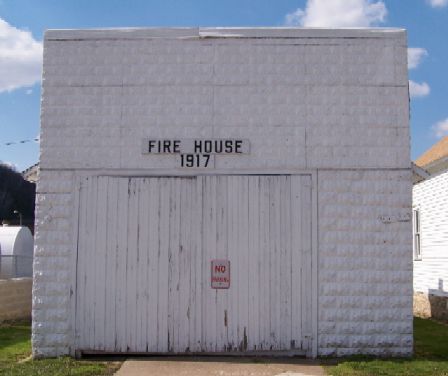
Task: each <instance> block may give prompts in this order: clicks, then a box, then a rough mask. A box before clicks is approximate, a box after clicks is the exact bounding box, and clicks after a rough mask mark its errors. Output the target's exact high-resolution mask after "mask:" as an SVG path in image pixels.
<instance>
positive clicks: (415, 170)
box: [412, 162, 431, 184]
mask: <svg viewBox="0 0 448 376" xmlns="http://www.w3.org/2000/svg"><path fill="white" fill-rule="evenodd" d="M430 176H431V174H430V173H429V172H428V171H426V170H425V169H423V168H421V167H419V166H417V165H416V164H415V163H414V162H412V182H413V184H417V183H420V182H421V181H423V180H426V179H428V178H429V177H430Z"/></svg>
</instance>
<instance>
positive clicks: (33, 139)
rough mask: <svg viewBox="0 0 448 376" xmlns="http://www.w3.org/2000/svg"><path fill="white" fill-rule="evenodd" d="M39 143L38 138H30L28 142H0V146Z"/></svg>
mask: <svg viewBox="0 0 448 376" xmlns="http://www.w3.org/2000/svg"><path fill="white" fill-rule="evenodd" d="M33 141H34V142H39V141H40V139H39V138H38V137H36V138H31V139H29V140H20V141H9V142H1V143H0V146H11V145H20V144H26V143H28V142H33Z"/></svg>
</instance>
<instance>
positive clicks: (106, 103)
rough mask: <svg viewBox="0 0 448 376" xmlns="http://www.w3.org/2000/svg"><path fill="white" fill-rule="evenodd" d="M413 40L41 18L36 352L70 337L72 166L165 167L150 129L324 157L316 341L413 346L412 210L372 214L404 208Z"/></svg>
mask: <svg viewBox="0 0 448 376" xmlns="http://www.w3.org/2000/svg"><path fill="white" fill-rule="evenodd" d="M210 33H215V34H216V33H218V34H219V36H220V37H218V38H202V36H210ZM225 34H227V35H229V34H232V35H233V36H235V35H236V36H237V37H233V38H228V37H223V36H225ZM250 35H254V36H256V37H257V38H254V39H251V38H249V36H250ZM199 36H201V37H199ZM178 37H188V38H185V39H183V40H180V39H178ZM406 51H407V45H406V34H405V33H404V32H403V31H371V30H351V31H349V30H339V31H338V30H336V31H334V30H307V29H285V30H275V29H264V30H251V29H246V30H219V31H214V30H203V29H201V30H198V29H184V30H182V29H180V30H179V29H178V30H158V29H153V30H151V29H148V30H135V31H50V32H48V33H47V34H46V38H45V47H44V78H43V100H42V130H41V175H40V181H39V184H38V197H37V223H36V256H35V267H34V270H35V282H36V283H35V285H34V298H33V316H34V325H33V351H34V354H35V355H36V356H49V355H58V354H66V353H69V352H70V351H73V344H74V338H73V335H72V334H73V328H72V327H71V312H72V310H71V309H72V305H71V304H72V303H73V298H72V293H73V280H74V279H73V276H74V274H75V270H76V269H75V267H74V265H73V255H74V254H76V246H75V244H76V243H75V237H76V234H75V233H74V229H75V228H76V223H74V221H75V219H74V214H73V213H74V212H75V210H77V203H76V202H75V200H76V194H75V190H76V188H75V183H74V182H75V180H76V179H77V176H79V175H80V174H83V173H87V172H90V173H92V174H98V172H99V171H102V172H103V173H104V172H107V171H110V172H115V173H116V172H117V169H120V170H126V171H128V172H129V171H134V172H135V174H139V175H142V174H145V173H148V172H152V173H154V172H157V169H160V168H163V169H165V170H164V171H167V170H169V171H171V169H172V166H173V158H172V157H171V156H152V157H150V156H147V155H142V154H141V151H140V147H141V145H140V143H141V139H142V138H144V137H148V136H151V137H154V138H160V137H177V138H181V137H186V138H187V137H188V138H192V137H216V138H219V137H229V138H231V137H240V138H245V139H249V140H250V142H251V153H250V154H249V155H245V156H238V157H232V156H217V157H216V169H217V170H220V171H221V172H225V171H231V172H238V171H240V172H244V170H245V169H251V170H252V171H259V172H260V173H263V171H266V169H269V170H270V171H271V172H272V171H280V170H284V169H290V170H294V171H296V170H301V171H304V170H306V171H312V172H313V173H314V172H316V171H317V172H318V174H316V175H315V176H318V179H317V181H315V182H314V184H315V185H314V186H313V190H314V192H315V190H316V189H317V195H316V197H317V200H318V203H317V204H318V206H319V208H318V209H319V214H318V215H319V229H318V231H319V244H318V252H319V268H320V271H319V274H318V292H319V301H318V302H319V304H318V312H319V314H318V315H319V322H318V331H319V336H318V339H319V343H318V344H319V353H320V354H325V355H328V354H338V355H341V354H352V353H375V354H409V353H411V351H412V337H411V336H412V301H411V295H412V261H411V260H412V259H411V257H412V254H411V253H412V250H411V223H410V222H406V223H392V224H384V223H382V222H381V221H380V220H379V216H380V215H401V214H406V213H407V214H410V192H411V176H410V159H409V126H408V118H409V112H408V101H409V98H408V81H407V60H406ZM227 169H228V170H227ZM161 171H162V170H161ZM315 204H316V203H315ZM386 282H387V283H386Z"/></svg>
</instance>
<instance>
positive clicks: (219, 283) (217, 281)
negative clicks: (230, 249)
mask: <svg viewBox="0 0 448 376" xmlns="http://www.w3.org/2000/svg"><path fill="white" fill-rule="evenodd" d="M229 287H230V261H229V260H212V289H228V288H229Z"/></svg>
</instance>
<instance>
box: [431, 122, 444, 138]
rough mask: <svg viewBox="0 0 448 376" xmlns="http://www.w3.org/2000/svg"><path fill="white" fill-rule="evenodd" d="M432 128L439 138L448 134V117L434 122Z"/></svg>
mask: <svg viewBox="0 0 448 376" xmlns="http://www.w3.org/2000/svg"><path fill="white" fill-rule="evenodd" d="M432 129H433V131H434V133H435V134H436V136H437V137H438V138H442V137H444V136H448V118H446V119H445V120H441V121H439V122H438V123H436V124H434V125H433V127H432Z"/></svg>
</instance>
